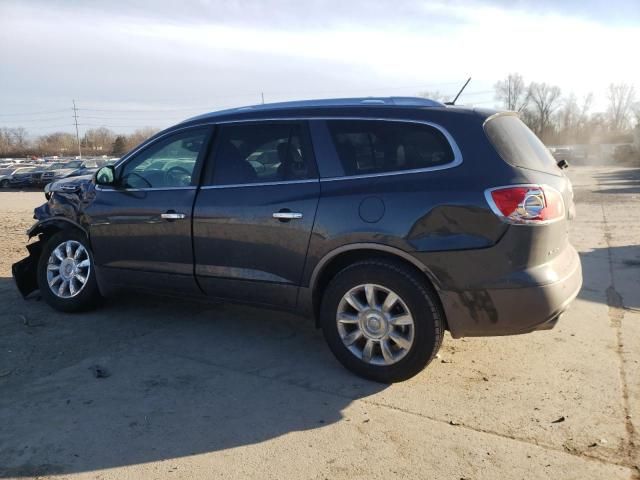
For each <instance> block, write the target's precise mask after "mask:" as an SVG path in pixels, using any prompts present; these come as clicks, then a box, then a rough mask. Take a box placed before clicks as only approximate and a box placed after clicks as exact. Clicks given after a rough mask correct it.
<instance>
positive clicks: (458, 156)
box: [96, 115, 463, 191]
mask: <svg viewBox="0 0 640 480" xmlns="http://www.w3.org/2000/svg"><path fill="white" fill-rule="evenodd" d="M311 120H322V121H327V120H365V121H378V122H400V123H413V124H420V125H427V126H429V127H432V128H435V129H436V130H438V131H439V132H440V133H442V135H444V137H445V139H446V140H447V142H448V143H449V146H450V147H451V150H452V151H453V160H452V161H451V162H449V163H445V164H442V165H436V166H433V167H424V168H414V169H411V170H394V171H391V172H379V173H362V174H358V175H344V176H341V177H326V178H313V179H305V180H291V181H286V180H285V181H282V180H278V181H273V182H260V183H238V184H229V185H202V186H201V187H200V188H202V189H205V190H210V189H214V188H237V187H250V186H267V185H280V184H288V183H303V182H317V181H320V182H333V181H340V180H350V179H360V178H376V177H389V176H395V175H410V174H414V173H424V172H436V171H439V170H447V169H449V168H456V167H458V166H460V165H462V163H463V157H462V152H461V151H460V148H459V147H458V144H457V142H456V141H455V139H454V138H453V136H452V135H451V134H450V133H449V131H448V130H447V129H446V128H444V127H443V126H442V125H439V124H437V123H434V122H430V121H428V120H415V119H406V118H385V117H342V116H335V115H323V116H301V117H267V118H245V119H237V120H213V121H207V122H204V123H196V124H193V125H189V126H185V127H181V128H176V129H174V130H171V131H168V132H165V133H163V134H162V135H160V136H158V137H154V138H152V139H150V140H148V141H146V142H145V143H143V144H141V145H140V146H139V147H138V148H136V149H135V150H132V151H131V152H130V153H129V154H127V155H126V156H125V157H123V158H121V159H120V161H119V162H117V163H116V164H115V165H114V168H118V167H119V166H120V165H121V164H123V163H124V162H126V161H128V160H129V158H131V157H132V156H134V155H135V154H136V153H138V152H139V151H140V150H142V149H143V148H146V147H147V146H149V145H151V144H153V143H155V142H157V141H159V140H161V139H162V138H164V137H166V136H167V135H172V134H174V133H178V132H181V131H183V130H188V129H195V128H202V127H212V126H216V125H229V124H236V123H260V122H305V121H311ZM97 188H98V187H97V186H96V189H97ZM174 188H180V189H182V188H197V187H174ZM100 190H102V191H107V190H103V189H100ZM147 190H160V189H156V188H147V189H136V190H133V189H127V191H147ZM164 190H168V189H164Z"/></svg>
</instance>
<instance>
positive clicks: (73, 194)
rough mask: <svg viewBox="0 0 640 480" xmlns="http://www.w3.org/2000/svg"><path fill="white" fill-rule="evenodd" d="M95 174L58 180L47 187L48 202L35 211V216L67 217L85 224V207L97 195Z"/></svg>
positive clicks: (42, 217)
mask: <svg viewBox="0 0 640 480" xmlns="http://www.w3.org/2000/svg"><path fill="white" fill-rule="evenodd" d="M92 180H93V175H82V176H78V177H69V178H63V179H60V180H56V181H55V182H51V183H49V184H48V185H47V186H46V187H45V197H46V198H47V203H45V204H43V205H40V206H39V207H37V208H36V209H35V210H34V211H33V218H35V219H36V220H44V219H46V218H51V217H66V218H68V219H69V220H72V221H74V222H77V223H80V224H83V223H84V222H83V220H85V218H84V209H85V207H86V206H87V205H89V204H90V203H91V202H92V201H93V199H94V198H95V196H96V193H95V188H96V187H95V184H94V183H93V181H92Z"/></svg>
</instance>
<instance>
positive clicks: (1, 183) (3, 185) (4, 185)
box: [0, 178, 9, 188]
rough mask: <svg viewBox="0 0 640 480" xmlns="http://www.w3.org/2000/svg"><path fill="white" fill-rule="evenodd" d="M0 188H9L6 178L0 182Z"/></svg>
mask: <svg viewBox="0 0 640 480" xmlns="http://www.w3.org/2000/svg"><path fill="white" fill-rule="evenodd" d="M0 188H9V180H7V179H6V178H5V179H4V180H1V181H0Z"/></svg>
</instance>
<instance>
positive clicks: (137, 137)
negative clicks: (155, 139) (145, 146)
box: [126, 127, 158, 151]
mask: <svg viewBox="0 0 640 480" xmlns="http://www.w3.org/2000/svg"><path fill="white" fill-rule="evenodd" d="M157 132H158V129H157V128H152V127H144V128H140V129H138V130H136V131H135V132H133V133H132V134H131V135H128V136H127V142H126V150H127V151H129V150H131V149H133V148H134V147H137V146H138V145H139V144H141V143H142V142H144V141H145V140H146V139H147V138H149V137H151V136H153V135H155V134H156V133H157Z"/></svg>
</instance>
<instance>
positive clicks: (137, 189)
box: [96, 185, 198, 192]
mask: <svg viewBox="0 0 640 480" xmlns="http://www.w3.org/2000/svg"><path fill="white" fill-rule="evenodd" d="M197 188H198V187H196V186H193V185H191V186H188V187H157V188H155V187H151V188H104V187H102V186H100V185H96V190H99V191H101V192H163V191H166V190H196V189H197Z"/></svg>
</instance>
